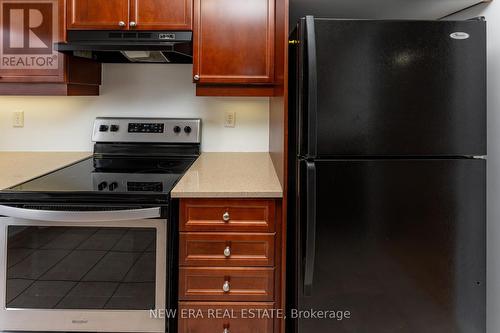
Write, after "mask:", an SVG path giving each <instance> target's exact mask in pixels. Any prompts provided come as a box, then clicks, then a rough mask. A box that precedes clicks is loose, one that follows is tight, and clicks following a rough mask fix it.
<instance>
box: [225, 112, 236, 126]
mask: <svg viewBox="0 0 500 333" xmlns="http://www.w3.org/2000/svg"><path fill="white" fill-rule="evenodd" d="M235 124H236V112H233V111H226V114H225V116H224V127H234V126H235Z"/></svg>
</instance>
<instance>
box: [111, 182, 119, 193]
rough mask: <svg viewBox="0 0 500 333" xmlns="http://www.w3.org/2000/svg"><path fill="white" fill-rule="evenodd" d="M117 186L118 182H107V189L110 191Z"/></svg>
mask: <svg viewBox="0 0 500 333" xmlns="http://www.w3.org/2000/svg"><path fill="white" fill-rule="evenodd" d="M117 187H118V183H117V182H113V183H111V184H109V190H110V191H114V190H116V188H117Z"/></svg>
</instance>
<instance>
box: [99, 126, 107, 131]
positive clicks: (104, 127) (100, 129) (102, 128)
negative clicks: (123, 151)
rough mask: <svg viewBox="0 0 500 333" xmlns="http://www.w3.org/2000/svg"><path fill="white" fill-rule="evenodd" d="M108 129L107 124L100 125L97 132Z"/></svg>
mask: <svg viewBox="0 0 500 333" xmlns="http://www.w3.org/2000/svg"><path fill="white" fill-rule="evenodd" d="M108 129H109V126H108V125H101V126H99V132H107V131H108Z"/></svg>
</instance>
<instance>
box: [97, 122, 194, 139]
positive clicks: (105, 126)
mask: <svg viewBox="0 0 500 333" xmlns="http://www.w3.org/2000/svg"><path fill="white" fill-rule="evenodd" d="M92 140H93V141H94V142H139V143H140V142H147V143H200V142H201V119H183V118H175V119H174V118H111V117H110V118H107V117H106V118H104V117H103V118H97V119H96V120H95V122H94V129H93V133H92Z"/></svg>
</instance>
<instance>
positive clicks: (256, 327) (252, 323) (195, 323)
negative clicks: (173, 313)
mask: <svg viewBox="0 0 500 333" xmlns="http://www.w3.org/2000/svg"><path fill="white" fill-rule="evenodd" d="M272 309H274V303H216V302H180V303H179V329H178V332H179V333H226V332H227V333H232V332H235V333H272V332H273V325H274V324H273V318H272V317H269V316H270V314H271V313H273V311H272Z"/></svg>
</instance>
